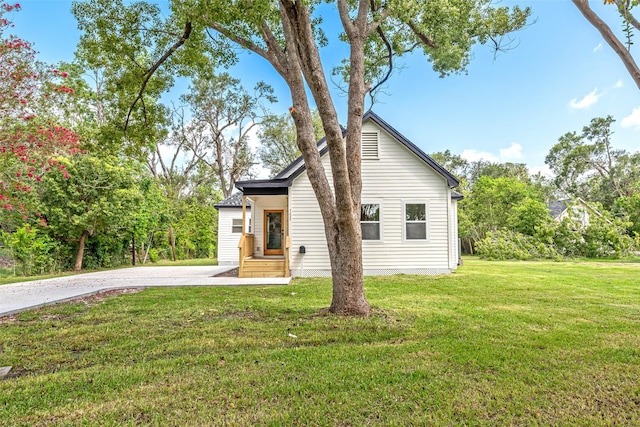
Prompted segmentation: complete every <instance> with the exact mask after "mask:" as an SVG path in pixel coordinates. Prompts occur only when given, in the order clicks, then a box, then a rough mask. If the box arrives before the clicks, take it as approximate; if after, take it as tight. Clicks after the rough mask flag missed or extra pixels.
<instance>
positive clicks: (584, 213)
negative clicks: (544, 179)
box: [548, 197, 602, 227]
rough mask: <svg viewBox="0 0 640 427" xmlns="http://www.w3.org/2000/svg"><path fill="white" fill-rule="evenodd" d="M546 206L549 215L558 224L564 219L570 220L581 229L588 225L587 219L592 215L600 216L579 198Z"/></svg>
mask: <svg viewBox="0 0 640 427" xmlns="http://www.w3.org/2000/svg"><path fill="white" fill-rule="evenodd" d="M548 206H549V214H550V215H551V217H552V218H553V219H555V220H556V221H558V222H560V221H562V220H563V219H565V218H571V219H573V220H576V221H578V222H580V223H581V224H582V226H583V227H587V226H588V225H589V218H590V217H591V216H592V215H597V216H602V214H601V213H600V212H598V211H597V210H596V209H594V208H592V207H591V206H589V205H588V204H587V202H585V201H584V200H582V199H581V198H579V197H577V198H575V199H564V200H558V201H555V202H550V203H549V205H548Z"/></svg>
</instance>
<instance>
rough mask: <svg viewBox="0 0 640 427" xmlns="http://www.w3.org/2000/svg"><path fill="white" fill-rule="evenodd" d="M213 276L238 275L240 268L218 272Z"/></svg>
mask: <svg viewBox="0 0 640 427" xmlns="http://www.w3.org/2000/svg"><path fill="white" fill-rule="evenodd" d="M213 277H238V268H234V269H232V270H229V271H224V272H222V273H219V274H216V275H215V276H213Z"/></svg>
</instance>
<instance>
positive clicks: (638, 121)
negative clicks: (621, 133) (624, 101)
mask: <svg viewBox="0 0 640 427" xmlns="http://www.w3.org/2000/svg"><path fill="white" fill-rule="evenodd" d="M620 124H621V125H622V127H623V128H636V129H638V130H640V107H638V108H634V109H633V111H632V112H631V114H629V115H628V116H627V117H625V118H624V119H622V121H621V122H620Z"/></svg>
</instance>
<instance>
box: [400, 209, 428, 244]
mask: <svg viewBox="0 0 640 427" xmlns="http://www.w3.org/2000/svg"><path fill="white" fill-rule="evenodd" d="M404 213H405V215H404V218H405V219H404V229H405V233H404V236H405V239H406V240H427V205H426V203H406V204H405V205H404Z"/></svg>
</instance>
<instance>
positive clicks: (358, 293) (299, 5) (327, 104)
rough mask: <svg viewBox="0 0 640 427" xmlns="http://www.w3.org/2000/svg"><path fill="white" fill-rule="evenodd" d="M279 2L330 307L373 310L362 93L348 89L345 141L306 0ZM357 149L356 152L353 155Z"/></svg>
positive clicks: (289, 79) (294, 113)
mask: <svg viewBox="0 0 640 427" xmlns="http://www.w3.org/2000/svg"><path fill="white" fill-rule="evenodd" d="M280 5H281V12H282V13H281V15H282V17H283V29H284V34H285V38H286V40H287V50H288V52H294V53H293V54H290V57H289V63H290V65H291V64H293V67H292V69H291V68H290V72H289V73H287V75H286V77H285V80H286V81H287V84H288V85H289V88H290V90H291V95H292V100H293V104H294V105H293V109H292V116H293V118H294V122H295V124H296V132H297V137H298V145H299V148H300V150H301V152H302V155H303V158H304V160H305V165H306V167H307V176H308V177H309V181H310V182H311V186H312V188H313V190H314V192H315V195H316V198H317V200H318V204H319V206H320V212H321V214H322V218H323V222H324V229H325V237H326V240H327V247H328V250H329V260H330V263H331V276H332V282H333V297H332V301H331V306H330V307H329V311H330V312H332V313H336V314H341V315H365V316H366V315H368V314H369V313H370V307H369V303H368V301H367V299H366V298H365V295H364V280H363V268H362V237H361V230H360V192H361V181H360V152H359V147H360V133H361V132H360V131H361V129H362V116H363V114H364V111H363V107H362V106H363V105H364V93H362V94H361V96H359V94H358V93H357V92H354V91H353V90H350V93H349V101H348V103H349V122H348V130H347V141H346V147H345V143H344V141H343V135H342V128H341V127H340V123H339V121H338V115H337V113H336V110H335V107H334V103H333V101H332V99H331V95H330V91H329V87H328V84H327V80H326V77H325V75H324V71H323V68H322V63H321V61H320V55H319V52H318V50H317V46H316V44H315V40H314V36H313V33H312V31H311V28H312V27H311V17H310V15H309V10H308V9H307V6H306V5H305V4H304V2H292V1H288V0H281V2H280ZM365 24H366V21H365ZM362 40H364V39H362ZM352 49H353V48H352ZM356 49H357V47H356ZM356 59H357V58H356ZM352 60H353V55H352ZM353 65H354V64H352V67H353ZM363 65H364V55H363V56H362V66H361V67H360V65H359V64H358V63H356V64H355V67H356V69H355V73H357V74H358V76H356V77H353V76H352V78H353V79H354V83H353V84H354V86H355V85H357V84H358V83H359V82H361V81H362V79H363V76H364V66H363ZM298 70H299V71H298ZM300 71H301V72H302V76H304V80H305V81H306V83H307V85H308V87H309V90H310V92H311V94H312V96H313V98H314V100H315V102H316V105H317V107H318V111H319V113H320V117H321V120H322V126H323V129H324V132H325V136H326V142H327V146H328V148H329V160H330V163H331V173H332V177H333V192H332V191H331V186H330V185H329V182H328V179H327V176H326V173H325V171H324V168H323V166H322V163H321V160H320V156H319V153H318V149H317V146H316V144H315V136H314V132H313V125H312V116H311V110H310V108H309V103H308V100H307V98H306V93H305V90H304V89H305V86H304V81H302V79H301V78H300ZM353 72H354V71H353V70H352V73H353ZM359 74H361V76H360V75H359ZM359 79H360V80H359ZM361 90H362V89H361ZM352 92H353V93H355V94H356V96H355V97H352V95H353V93H352ZM360 98H361V99H360ZM351 126H352V127H351ZM349 127H351V128H349ZM355 152H357V154H355V155H354V153H355ZM350 161H351V162H352V163H353V164H351V163H350Z"/></svg>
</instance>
